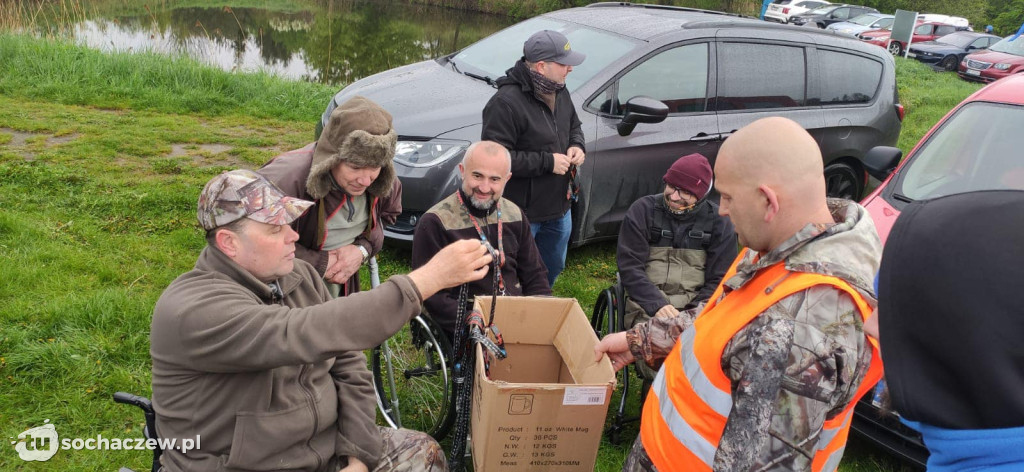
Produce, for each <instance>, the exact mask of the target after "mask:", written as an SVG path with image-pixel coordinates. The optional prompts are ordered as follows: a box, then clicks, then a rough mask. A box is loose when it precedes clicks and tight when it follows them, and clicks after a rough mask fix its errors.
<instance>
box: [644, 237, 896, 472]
mask: <svg viewBox="0 0 1024 472" xmlns="http://www.w3.org/2000/svg"><path fill="white" fill-rule="evenodd" d="M742 259H743V254H740V256H739V257H737V259H736V261H735V262H734V263H733V266H732V267H731V268H730V269H729V272H727V273H726V275H725V277H723V279H722V280H723V282H724V281H726V280H729V278H731V277H732V276H733V275H735V273H736V267H737V265H738V264H739V262H740V261H741V260H742ZM816 285H830V286H833V287H835V288H836V289H838V290H841V291H843V292H845V293H847V294H849V295H850V296H851V297H852V298H853V300H854V302H855V303H856V305H857V310H858V311H859V312H860V314H861V317H862V318H863V319H866V318H867V316H868V315H869V314H870V313H871V307H870V306H869V305H868V303H867V302H866V301H865V300H864V299H863V297H861V295H860V294H859V293H857V291H856V290H854V289H853V288H852V287H850V286H849V284H847V283H846V282H845V281H843V280H841V279H839V278H837V277H831V276H825V275H820V274H810V273H802V272H790V271H788V270H786V268H785V265H784V263H781V262H780V263H778V264H775V265H773V266H771V267H768V268H765V269H762V270H761V271H759V273H758V274H757V275H755V276H754V278H753V279H751V280H749V281H747V283H746V284H744V285H743V286H742V287H740V288H739V289H738V290H735V291H733V292H731V293H729V295H728V296H727V297H724V298H723V297H722V296H721V295H722V293H723V288H722V285H719V286H718V288H717V290H716V291H715V295H713V296H712V297H711V301H710V302H709V303H708V305H707V306H706V307H705V309H704V311H703V312H701V314H700V315H699V316H698V317H697V320H696V321H695V322H694V324H693V326H692V327H690V328H689V329H687V330H685V331H684V332H683V334H682V335H680V337H679V340H678V342H676V345H675V346H674V347H673V349H672V351H671V352H670V353H669V355H668V357H667V358H666V359H665V363H664V364H663V366H662V368H661V369H660V370H659V372H658V376H657V377H656V378H655V381H654V384H653V385H652V388H651V392H653V393H654V395H651V396H649V397H648V398H647V401H646V403H645V404H644V406H643V409H644V412H643V418H642V420H641V425H640V436H641V440H642V442H643V445H644V449H645V450H646V451H647V454H648V455H649V456H650V458H651V461H652V462H653V463H654V465H655V466H656V467H657V468H658V469H659V470H662V471H669V470H696V471H700V470H711V468H712V465H713V463H714V456H715V451H716V450H717V448H718V443H719V441H720V440H721V436H722V431H724V430H725V423H726V421H727V419H728V417H729V412H730V410H731V409H732V381H731V380H730V379H729V378H728V376H726V374H725V372H724V371H723V370H722V363H721V359H722V353H723V352H724V350H725V347H726V345H727V344H728V343H729V341H730V340H731V339H732V338H733V336H735V335H736V333H737V332H739V331H740V330H741V329H743V327H745V326H746V325H747V324H749V323H750V322H751V321H752V320H753V319H754V318H756V317H757V316H758V315H760V314H761V313H762V312H764V311H765V310H767V309H768V307H770V306H771V305H774V304H775V303H777V302H779V301H780V300H782V299H783V298H786V297H788V296H789V295H792V294H795V293H798V292H800V291H803V290H806V289H808V288H811V287H813V286H816ZM869 339H870V338H869ZM871 346H872V351H873V358H872V362H871V366H870V367H869V369H868V372H867V373H866V375H865V378H864V380H862V381H861V384H860V387H859V388H858V390H857V392H856V395H855V398H854V399H853V400H852V401H851V402H850V404H849V405H848V406H847V407H846V409H844V410H843V411H842V412H841V413H840V414H837V415H835V417H833V418H831V419H828V420H826V421H825V424H824V425H823V428H822V430H821V432H820V434H819V437H818V440H817V442H816V444H815V447H814V459H813V462H812V467H813V470H814V471H826V470H834V469H835V467H836V465H838V462H839V460H840V459H841V458H842V453H843V450H844V448H845V445H846V438H847V436H848V434H849V424H850V418H852V414H853V407H854V405H855V404H856V402H857V399H859V398H860V397H861V396H862V395H864V394H865V393H866V392H867V391H868V390H870V388H871V387H872V386H873V385H874V384H875V381H877V379H878V378H880V377H881V362H880V360H879V359H880V357H879V356H878V350H877V346H876V345H875V343H874V340H871ZM680 374H681V375H680Z"/></svg>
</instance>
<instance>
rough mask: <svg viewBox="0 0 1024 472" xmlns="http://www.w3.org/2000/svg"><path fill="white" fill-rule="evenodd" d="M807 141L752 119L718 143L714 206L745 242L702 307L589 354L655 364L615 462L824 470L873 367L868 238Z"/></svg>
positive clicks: (786, 124) (874, 260)
mask: <svg viewBox="0 0 1024 472" xmlns="http://www.w3.org/2000/svg"><path fill="white" fill-rule="evenodd" d="M822 167H823V164H822V158H821V152H820V150H819V149H818V145H817V143H816V142H815V141H814V139H813V138H812V137H811V136H810V134H808V133H807V131H805V130H804V129H803V128H801V127H800V125H798V124H797V123H795V122H793V121H790V120H788V119H785V118H778V117H773V118H764V119H761V120H758V121H756V122H754V123H751V124H750V125H748V126H746V127H744V128H742V129H740V130H739V131H737V132H736V133H734V134H733V135H732V136H731V137H730V138H729V139H728V140H726V141H725V143H723V144H722V147H721V150H720V151H719V153H718V160H717V162H716V164H715V176H716V181H715V187H716V188H717V189H718V191H719V193H721V197H722V198H721V205H720V209H719V213H720V214H721V215H723V216H729V217H730V219H731V220H732V222H733V224H734V225H735V228H736V233H737V235H738V237H739V242H740V244H741V245H743V246H745V249H744V250H742V251H741V252H740V254H739V257H738V258H737V259H736V261H735V262H734V263H733V265H732V267H731V268H730V269H729V271H728V272H727V273H726V274H725V277H724V278H723V280H722V283H721V284H720V285H719V286H718V288H717V290H716V291H715V293H714V294H713V295H712V296H711V298H710V299H709V301H708V303H707V304H706V305H705V306H703V307H700V308H697V309H694V310H689V311H684V312H681V313H680V314H679V316H677V317H674V318H655V319H652V320H651V321H650V322H648V323H645V324H640V325H637V326H636V327H634V328H633V329H631V330H629V331H627V332H622V333H615V334H611V335H608V336H606V337H605V338H604V339H603V340H602V341H601V343H600V344H599V345H598V347H597V350H596V351H597V352H596V355H597V357H601V356H603V355H604V354H608V355H609V356H610V357H611V360H612V363H613V365H614V366H615V367H616V368H617V369H621V368H622V367H624V366H625V365H627V364H629V363H631V362H634V361H636V362H646V363H647V364H648V365H650V366H651V367H652V368H655V369H658V368H659V367H660V370H659V371H658V375H657V377H656V379H655V381H654V384H653V385H652V387H651V394H650V395H648V397H647V401H646V402H645V404H644V406H643V418H642V420H641V425H640V435H639V437H638V438H637V440H636V442H635V443H634V445H633V450H632V451H631V453H630V455H629V457H628V458H627V460H626V463H625V465H624V466H623V471H654V470H660V471H670V470H685V471H711V470H714V471H747V470H758V471H762V470H778V471H783V470H784V471H833V470H836V468H837V467H838V465H839V461H840V459H841V458H842V455H843V449H844V448H845V446H846V438H847V435H848V434H849V427H850V420H851V418H852V416H853V406H854V404H855V403H856V401H857V399H859V398H860V397H861V396H863V395H864V393H865V392H867V391H868V390H869V389H870V388H871V386H872V385H874V383H875V381H876V380H878V378H880V376H881V371H882V368H881V358H880V357H879V355H878V350H877V348H876V346H875V345H874V344H873V340H870V339H868V337H867V336H865V335H864V331H863V323H864V320H865V319H867V318H868V317H869V316H870V314H871V312H872V310H873V308H874V307H875V306H876V299H875V295H874V291H873V288H872V281H873V279H874V274H875V273H876V271H877V270H878V264H879V259H880V257H881V243H880V242H879V239H878V235H877V233H876V231H875V226H874V223H873V222H872V221H871V218H870V217H869V216H868V214H867V211H866V210H865V209H864V208H863V207H861V206H860V205H858V204H857V203H854V202H852V201H849V200H837V199H828V198H826V196H825V181H824V177H823V176H822V170H823V169H822Z"/></svg>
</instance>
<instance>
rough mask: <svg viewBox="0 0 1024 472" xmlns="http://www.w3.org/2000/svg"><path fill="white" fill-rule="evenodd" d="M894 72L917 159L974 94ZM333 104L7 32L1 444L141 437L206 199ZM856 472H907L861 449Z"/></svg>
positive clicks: (8, 460)
mask: <svg viewBox="0 0 1024 472" xmlns="http://www.w3.org/2000/svg"><path fill="white" fill-rule="evenodd" d="M897 68H898V76H899V81H900V84H901V97H902V99H903V102H904V104H906V105H907V108H908V113H907V119H906V121H905V122H904V131H903V137H902V138H901V141H900V146H901V147H902V148H903V149H904V150H909V148H910V146H912V144H913V143H915V142H916V141H917V140H918V139H919V138H920V136H921V135H923V133H924V132H925V131H926V130H927V129H928V128H929V127H930V126H931V125H932V124H934V123H935V122H936V121H937V120H938V119H939V118H940V117H941V116H942V115H943V114H944V113H945V112H946V111H948V109H949V108H950V107H952V106H953V105H954V104H956V103H957V102H959V101H960V100H961V99H962V98H963V97H965V96H966V95H967V94H969V93H970V92H971V91H973V90H976V89H977V86H974V85H970V84H966V83H964V82H961V81H960V80H959V79H957V78H956V77H955V75H953V74H950V73H941V74H940V73H934V72H932V71H931V70H930V69H928V68H924V67H922V66H920V65H919V64H917V63H915V62H913V61H904V60H901V59H900V60H897ZM333 91H334V89H333V88H328V87H323V86H318V85H311V84H305V83H299V82H287V81H282V80H277V79H273V78H268V77H266V76H261V75H247V74H231V73H227V72H221V71H217V70H213V69H207V68H204V67H201V66H198V65H196V64H194V63H191V62H190V61H184V60H166V59H161V58H158V57H155V56H150V55H138V56H128V55H104V54H99V53H94V52H91V51H88V50H85V49H82V48H78V47H73V46H69V45H66V44H63V43H58V42H52V41H40V40H30V39H27V38H25V37H22V36H12V35H6V34H0V208H2V211H0V266H2V267H3V275H2V276H0V433H2V435H3V437H14V436H16V435H17V434H18V433H20V432H21V431H23V430H25V429H27V428H29V427H33V426H37V425H40V424H42V423H43V421H44V420H46V419H49V420H50V422H51V423H53V424H55V425H56V427H57V430H58V432H59V434H60V435H61V436H62V437H83V438H84V437H95V436H96V435H97V434H102V435H104V436H105V437H108V438H117V437H137V436H139V435H140V427H141V424H142V416H141V415H140V414H139V412H138V411H137V410H135V409H133V408H129V407H125V406H120V405H116V404H114V403H113V402H112V401H111V400H110V396H111V394H112V393H113V392H115V391H118V390H125V391H130V392H135V393H138V394H142V395H148V394H149V393H150V386H149V382H150V376H149V371H150V360H149V354H148V329H149V317H150V314H151V311H152V307H153V304H154V302H155V301H156V299H157V297H158V296H159V294H160V292H161V291H162V290H163V289H164V288H165V287H166V286H167V284H168V283H170V281H171V280H173V279H174V278H175V277H176V276H177V275H179V274H181V273H183V272H185V271H187V270H189V269H190V268H191V267H192V265H193V263H194V261H195V257H196V255H197V254H198V252H199V250H200V249H201V248H202V246H203V244H204V241H203V238H202V234H201V232H200V230H199V229H198V227H197V225H196V223H195V204H196V203H195V202H196V199H197V196H198V193H199V190H200V188H201V187H202V184H203V183H204V182H205V181H206V180H208V179H209V178H210V177H212V176H213V175H215V174H217V173H219V172H220V171H222V170H225V169H230V168H236V167H249V168H253V167H256V166H258V165H260V164H261V163H263V162H264V161H265V160H266V159H268V158H270V157H271V156H273V155H275V154H277V153H280V152H283V151H286V150H289V149H294V148H297V147H300V146H302V145H304V144H305V143H306V142H307V140H308V139H309V137H310V135H311V131H312V125H311V123H312V122H313V121H315V119H316V117H317V116H319V114H320V112H321V109H322V107H323V105H324V103H326V100H327V98H328V97H329V96H330V94H331V93H332V92H333ZM204 97H205V98H204ZM213 145H221V146H225V148H218V147H213ZM614 252H615V249H614V245H613V244H611V243H604V244H597V245H593V246H588V247H585V248H582V249H576V250H573V251H571V252H570V254H569V258H568V263H567V267H566V271H565V272H564V273H563V275H562V277H560V278H559V281H558V283H557V284H556V286H555V293H556V294H557V295H559V296H563V297H575V298H577V299H578V300H579V302H580V304H581V305H582V306H583V307H584V309H585V310H587V311H589V309H590V307H591V306H592V305H593V302H594V299H595V297H596V295H597V293H598V292H599V291H600V290H601V289H603V288H605V287H607V286H608V285H610V284H611V283H612V281H613V279H614V274H615V263H614ZM380 260H381V265H382V273H383V275H384V276H385V277H386V276H387V275H390V274H394V273H401V272H405V271H406V270H407V261H408V254H407V253H406V252H404V251H403V250H396V249H387V250H385V251H384V253H383V254H382V255H381V256H380ZM636 384H638V382H634V385H636ZM637 397H638V395H635V394H633V395H631V398H632V401H633V403H632V411H634V412H635V411H636V410H637V405H636V401H637V400H636V398H637ZM632 428H633V429H630V430H627V432H626V433H625V434H624V441H623V443H622V444H621V445H618V446H616V445H611V444H608V443H607V442H604V443H602V447H601V450H600V452H599V462H598V470H602V471H610V470H617V469H618V468H619V467H620V466H621V463H622V461H623V459H624V457H625V455H626V453H627V452H628V448H629V445H630V442H631V438H632V437H633V436H635V434H636V429H635V428H636V426H635V425H633V426H632ZM605 441H606V440H605ZM855 446H856V447H855ZM146 461H148V457H147V454H146V453H144V452H138V451H109V452H91V451H61V452H59V453H58V454H57V456H56V457H55V458H54V459H52V460H50V461H49V462H47V463H24V462H21V461H20V460H19V459H18V458H17V456H16V454H14V452H13V448H11V447H9V446H0V470H5V471H7V470H26V471H34V470H71V471H95V470H116V469H117V468H118V467H119V466H122V465H128V466H133V467H135V468H136V469H139V468H142V467H143V466H144V465H145V464H146ZM841 470H843V471H844V472H850V471H878V470H880V471H894V470H899V466H898V463H897V462H895V461H894V460H892V459H890V458H888V457H887V456H885V455H883V454H880V453H878V452H877V451H875V450H874V449H872V448H870V447H868V446H863V445H859V444H858V443H854V445H851V450H850V453H849V454H848V456H847V459H846V461H844V464H843V466H842V467H841Z"/></svg>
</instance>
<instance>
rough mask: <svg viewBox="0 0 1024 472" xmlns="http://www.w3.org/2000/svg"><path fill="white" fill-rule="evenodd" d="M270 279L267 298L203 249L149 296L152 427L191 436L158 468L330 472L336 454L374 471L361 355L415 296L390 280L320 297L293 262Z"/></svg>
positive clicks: (308, 274)
mask: <svg viewBox="0 0 1024 472" xmlns="http://www.w3.org/2000/svg"><path fill="white" fill-rule="evenodd" d="M278 284H279V285H280V288H281V294H279V295H275V294H274V293H273V292H272V291H271V288H270V287H269V286H268V285H267V284H265V283H263V282H260V281H259V280H257V279H256V278H254V277H253V276H252V275H251V274H250V273H249V272H247V271H246V270H245V269H243V268H241V267H240V266H238V265H237V264H235V263H234V262H233V261H232V260H231V259H229V258H228V257H227V256H226V255H224V253H223V252H221V251H220V250H218V249H216V248H212V247H209V246H208V247H206V248H205V249H204V250H203V252H202V253H201V254H200V256H199V260H198V261H197V262H196V265H195V268H194V269H193V270H191V271H189V272H187V273H185V274H183V275H181V276H180V277H178V278H177V279H175V280H174V282H172V283H171V285H170V286H168V287H167V290H165V291H164V293H163V294H162V295H161V296H160V299H159V301H157V304H156V308H155V309H154V311H153V323H152V328H151V331H150V332H151V334H150V346H151V347H150V354H151V355H152V357H153V406H154V408H155V409H156V412H157V431H158V433H159V435H160V437H162V438H179V439H178V442H179V443H180V442H181V440H182V439H184V438H193V439H194V438H195V437H196V435H199V436H201V442H200V444H201V448H200V449H197V450H192V451H188V453H187V454H184V453H182V452H181V451H179V450H168V451H165V452H164V455H163V459H162V462H163V467H164V470H165V471H167V472H177V471H185V470H204V471H214V470H217V471H242V470H268V469H275V470H277V469H288V470H302V471H311V472H312V471H317V472H319V471H324V472H335V471H336V470H337V469H338V467H339V458H341V457H347V456H354V457H356V458H358V459H359V460H361V461H363V462H364V463H365V464H366V465H367V466H368V467H369V468H370V469H371V470H372V469H373V468H374V467H375V466H376V465H377V462H378V460H379V458H380V455H381V448H382V440H381V437H380V433H379V431H378V429H377V427H376V425H375V406H376V403H375V398H374V393H373V384H372V378H371V375H370V372H369V371H367V369H366V358H365V356H364V355H363V353H362V351H363V350H364V349H368V348H371V347H373V346H375V345H377V344H379V343H380V342H381V341H383V340H384V339H386V338H388V337H389V336H390V335H392V334H393V333H395V332H397V331H398V330H399V329H400V328H401V327H402V325H403V324H405V323H406V322H407V321H409V319H410V318H412V317H413V316H415V315H416V314H417V313H419V310H420V303H421V297H420V294H419V291H418V290H417V289H416V287H415V286H414V285H413V283H412V281H411V280H410V279H409V278H408V277H406V276H396V277H392V278H391V279H390V280H388V281H387V282H385V283H384V284H382V285H381V286H380V287H378V288H376V289H374V290H371V291H368V292H362V293H358V294H354V295H351V296H348V297H344V298H338V299H331V298H330V296H329V295H328V293H327V289H326V287H325V286H324V284H323V281H322V280H321V279H320V275H319V274H317V273H316V271H315V270H314V268H313V267H312V266H311V265H309V264H307V263H305V262H303V261H301V260H299V259H296V260H295V268H294V269H293V270H292V272H291V273H290V274H288V275H287V276H285V277H282V278H281V279H279V280H278ZM340 463H341V464H344V462H340ZM329 469H333V470H329Z"/></svg>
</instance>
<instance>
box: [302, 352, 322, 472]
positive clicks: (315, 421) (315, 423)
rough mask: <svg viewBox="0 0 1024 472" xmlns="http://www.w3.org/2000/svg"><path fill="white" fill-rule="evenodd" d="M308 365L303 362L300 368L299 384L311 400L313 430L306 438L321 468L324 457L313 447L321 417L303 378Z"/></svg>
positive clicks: (317, 466) (317, 467)
mask: <svg viewBox="0 0 1024 472" xmlns="http://www.w3.org/2000/svg"><path fill="white" fill-rule="evenodd" d="M307 367H309V365H308V364H303V366H302V367H300V368H299V385H300V386H301V387H302V392H303V393H305V394H306V399H307V400H308V401H309V406H310V411H311V412H312V416H313V432H312V433H311V434H310V435H309V439H307V440H306V447H308V448H309V450H310V451H312V452H313V457H316V469H317V470H320V468H321V467H323V465H324V458H323V457H320V453H318V452H316V449H315V448H314V447H313V438H315V437H316V432H317V431H318V430H319V429H320V417H319V415H318V414H317V411H316V399H315V398H314V397H313V393H312V392H310V391H309V389H308V388H306V382H305V381H304V380H303V378H302V376H303V375H305V374H306V370H307Z"/></svg>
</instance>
